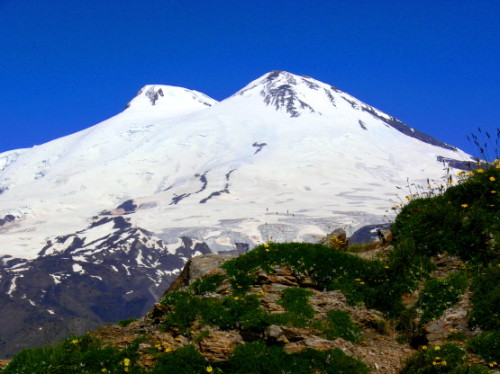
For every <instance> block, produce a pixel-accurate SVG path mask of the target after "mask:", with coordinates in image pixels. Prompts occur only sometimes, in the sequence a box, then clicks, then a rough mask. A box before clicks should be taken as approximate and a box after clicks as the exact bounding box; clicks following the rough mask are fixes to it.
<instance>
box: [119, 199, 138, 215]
mask: <svg viewBox="0 0 500 374" xmlns="http://www.w3.org/2000/svg"><path fill="white" fill-rule="evenodd" d="M136 208H137V205H136V204H134V200H127V201H125V202H123V203H121V204H120V205H118V206H117V207H116V209H123V210H124V211H125V213H132V212H134V211H135V209H136Z"/></svg>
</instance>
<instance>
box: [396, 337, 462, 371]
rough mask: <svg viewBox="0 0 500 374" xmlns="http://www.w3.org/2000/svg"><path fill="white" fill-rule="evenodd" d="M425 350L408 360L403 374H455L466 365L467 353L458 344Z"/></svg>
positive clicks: (437, 346) (431, 347)
mask: <svg viewBox="0 0 500 374" xmlns="http://www.w3.org/2000/svg"><path fill="white" fill-rule="evenodd" d="M425 348H426V349H421V350H419V351H418V352H416V353H414V354H413V355H412V356H410V357H409V358H408V359H407V361H406V363H405V366H404V367H403V369H402V370H401V374H434V373H436V374H438V373H453V372H455V370H456V369H457V368H459V367H460V366H462V365H463V364H464V363H465V357H466V352H465V351H464V350H463V349H462V348H460V347H459V346H457V345H456V344H453V343H449V344H444V345H442V346H439V345H436V346H429V347H425Z"/></svg>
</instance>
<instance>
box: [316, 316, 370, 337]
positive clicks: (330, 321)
mask: <svg viewBox="0 0 500 374" xmlns="http://www.w3.org/2000/svg"><path fill="white" fill-rule="evenodd" d="M322 334H323V335H324V336H325V337H326V338H327V339H330V340H333V339H337V338H342V339H345V340H348V341H351V342H353V343H359V342H360V341H361V340H363V334H362V332H361V328H360V327H359V326H358V325H357V324H356V323H354V322H353V321H352V320H351V317H349V313H347V312H346V311H343V310H331V311H329V312H328V315H327V320H326V322H325V324H324V325H323V328H322Z"/></svg>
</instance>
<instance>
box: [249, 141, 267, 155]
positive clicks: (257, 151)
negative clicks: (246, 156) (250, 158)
mask: <svg viewBox="0 0 500 374" xmlns="http://www.w3.org/2000/svg"><path fill="white" fill-rule="evenodd" d="M266 145H267V143H257V142H255V143H253V144H252V147H255V148H257V150H256V151H255V152H254V153H253V154H254V155H255V154H257V153H259V152H260V151H262V148H264V147H265V146H266Z"/></svg>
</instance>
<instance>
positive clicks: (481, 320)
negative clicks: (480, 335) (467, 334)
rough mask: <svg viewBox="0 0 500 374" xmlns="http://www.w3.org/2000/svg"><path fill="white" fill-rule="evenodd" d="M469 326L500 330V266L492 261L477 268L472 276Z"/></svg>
mask: <svg viewBox="0 0 500 374" xmlns="http://www.w3.org/2000/svg"><path fill="white" fill-rule="evenodd" d="M471 290H472V297H471V300H472V311H471V313H470V323H471V326H478V327H480V328H482V329H483V330H500V266H499V264H498V263H497V264H495V263H492V264H491V265H490V266H488V267H485V268H482V267H480V268H478V269H477V273H476V274H474V275H473V277H472V285H471Z"/></svg>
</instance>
